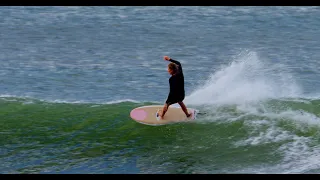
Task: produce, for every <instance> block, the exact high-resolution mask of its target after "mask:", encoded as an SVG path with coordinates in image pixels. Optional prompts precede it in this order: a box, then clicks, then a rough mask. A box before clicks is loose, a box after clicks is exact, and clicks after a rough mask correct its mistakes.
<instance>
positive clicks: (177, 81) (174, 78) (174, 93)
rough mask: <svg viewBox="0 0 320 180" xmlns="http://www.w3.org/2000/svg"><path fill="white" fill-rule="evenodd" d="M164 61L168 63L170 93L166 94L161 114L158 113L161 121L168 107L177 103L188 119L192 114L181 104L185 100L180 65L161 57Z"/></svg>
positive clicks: (166, 57)
mask: <svg viewBox="0 0 320 180" xmlns="http://www.w3.org/2000/svg"><path fill="white" fill-rule="evenodd" d="M163 58H164V60H166V61H170V62H171V63H169V64H168V73H169V74H170V75H171V77H170V78H169V84H170V92H169V94H168V97H167V100H166V102H165V104H164V106H163V109H162V113H159V115H160V117H161V119H163V117H164V115H165V114H166V112H167V110H168V108H169V106H170V105H172V104H175V103H178V104H179V105H180V107H181V109H182V110H183V112H184V113H185V114H186V116H187V117H188V118H189V117H190V116H191V115H192V113H189V112H188V110H187V107H186V106H185V104H184V103H183V100H184V98H185V90H184V76H183V71H182V66H181V63H180V62H179V61H177V60H174V59H171V58H170V57H168V56H164V57H163Z"/></svg>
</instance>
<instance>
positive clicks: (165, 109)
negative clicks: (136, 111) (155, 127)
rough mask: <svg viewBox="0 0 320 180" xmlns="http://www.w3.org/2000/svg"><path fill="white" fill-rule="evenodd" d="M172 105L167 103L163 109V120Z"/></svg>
mask: <svg viewBox="0 0 320 180" xmlns="http://www.w3.org/2000/svg"><path fill="white" fill-rule="evenodd" d="M169 106H170V104H169V103H165V104H164V106H163V109H162V113H161V116H160V117H161V118H162V119H163V116H164V115H165V114H166V112H167V110H168V108H169Z"/></svg>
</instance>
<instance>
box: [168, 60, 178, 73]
mask: <svg viewBox="0 0 320 180" xmlns="http://www.w3.org/2000/svg"><path fill="white" fill-rule="evenodd" d="M168 72H169V74H171V75H174V74H176V73H177V72H178V67H177V65H176V64H175V63H170V64H168Z"/></svg>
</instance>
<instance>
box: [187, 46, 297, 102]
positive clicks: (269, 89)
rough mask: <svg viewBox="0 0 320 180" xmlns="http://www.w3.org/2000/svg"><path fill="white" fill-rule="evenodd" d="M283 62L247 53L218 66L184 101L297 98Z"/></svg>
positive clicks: (249, 100) (295, 89) (295, 90)
mask: <svg viewBox="0 0 320 180" xmlns="http://www.w3.org/2000/svg"><path fill="white" fill-rule="evenodd" d="M286 69H288V68H285V65H281V64H279V63H277V64H276V65H273V64H272V63H268V62H267V60H261V59H260V58H259V57H258V55H257V53H255V52H249V53H246V54H244V55H242V54H241V55H240V57H238V58H236V59H235V60H234V61H233V62H232V63H231V64H229V65H227V66H225V67H221V68H220V70H218V71H216V72H214V73H213V74H211V76H210V77H209V78H208V80H207V81H206V82H205V83H204V84H203V85H201V86H199V87H197V88H196V90H195V91H193V92H192V93H191V94H190V95H189V96H187V97H186V99H185V102H186V103H188V104H193V105H201V104H220V105H222V104H245V103H251V102H258V101H261V100H266V99H268V98H280V97H297V96H299V95H300V94H301V93H300V92H301V90H300V87H299V86H298V85H297V84H296V82H295V80H294V79H293V76H292V75H291V74H290V73H289V72H286Z"/></svg>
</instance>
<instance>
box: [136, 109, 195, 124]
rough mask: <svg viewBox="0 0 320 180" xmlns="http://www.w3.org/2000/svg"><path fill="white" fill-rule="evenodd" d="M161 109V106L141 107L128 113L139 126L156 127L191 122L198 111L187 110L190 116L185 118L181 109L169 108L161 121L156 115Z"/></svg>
mask: <svg viewBox="0 0 320 180" xmlns="http://www.w3.org/2000/svg"><path fill="white" fill-rule="evenodd" d="M162 109H163V105H151V106H141V107H137V108H135V109H133V110H132V111H131V112H130V117H131V118H132V119H133V120H135V121H137V122H139V123H141V124H146V125H153V126H157V125H165V124H170V123H177V122H186V121H192V120H194V119H196V115H197V113H198V110H196V109H193V108H188V112H191V113H192V115H191V117H189V118H187V116H186V115H185V113H184V112H183V110H182V109H181V107H176V106H169V108H168V110H167V112H166V114H165V115H164V117H163V119H161V118H160V117H159V116H158V114H157V113H159V112H161V111H162Z"/></svg>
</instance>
